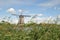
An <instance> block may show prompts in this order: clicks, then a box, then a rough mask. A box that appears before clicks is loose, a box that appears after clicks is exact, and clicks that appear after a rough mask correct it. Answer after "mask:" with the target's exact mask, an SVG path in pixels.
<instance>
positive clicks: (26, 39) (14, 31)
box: [0, 22, 60, 40]
mask: <svg viewBox="0 0 60 40" xmlns="http://www.w3.org/2000/svg"><path fill="white" fill-rule="evenodd" d="M23 26H25V27H23V28H22V30H20V28H19V27H16V25H14V24H10V23H5V22H3V23H0V40H60V25H57V24H43V23H41V24H36V23H30V24H24V25H23Z"/></svg>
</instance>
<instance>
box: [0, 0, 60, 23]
mask: <svg viewBox="0 0 60 40" xmlns="http://www.w3.org/2000/svg"><path fill="white" fill-rule="evenodd" d="M21 10H24V11H23V14H25V15H27V14H28V15H32V16H34V15H35V14H37V15H38V16H37V17H36V18H35V19H34V20H35V21H36V20H37V21H38V22H43V21H45V20H47V19H49V18H53V19H54V18H55V17H56V16H58V15H59V17H60V0H0V21H1V20H3V18H4V17H5V20H7V19H8V18H7V17H10V20H11V21H12V22H13V23H17V22H18V16H14V15H12V14H20V11H21ZM30 19H31V17H25V20H24V21H25V22H28V21H29V20H30Z"/></svg>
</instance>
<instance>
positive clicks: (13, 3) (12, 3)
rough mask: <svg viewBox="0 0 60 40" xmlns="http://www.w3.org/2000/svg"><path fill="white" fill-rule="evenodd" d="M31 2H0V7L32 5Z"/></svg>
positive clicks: (7, 0) (23, 0) (15, 0)
mask: <svg viewBox="0 0 60 40" xmlns="http://www.w3.org/2000/svg"><path fill="white" fill-rule="evenodd" d="M32 3H34V1H33V0H0V6H7V5H32Z"/></svg>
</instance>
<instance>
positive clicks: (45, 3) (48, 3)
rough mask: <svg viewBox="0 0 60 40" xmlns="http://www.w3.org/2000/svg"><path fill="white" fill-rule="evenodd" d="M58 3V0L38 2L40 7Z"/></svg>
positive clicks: (59, 2)
mask: <svg viewBox="0 0 60 40" xmlns="http://www.w3.org/2000/svg"><path fill="white" fill-rule="evenodd" d="M59 4H60V0H50V1H48V2H44V3H40V4H38V5H39V6H42V7H54V6H57V5H59Z"/></svg>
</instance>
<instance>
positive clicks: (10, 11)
mask: <svg viewBox="0 0 60 40" xmlns="http://www.w3.org/2000/svg"><path fill="white" fill-rule="evenodd" d="M7 12H8V13H12V14H15V13H16V11H15V9H14V8H9V9H8V10H7Z"/></svg>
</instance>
